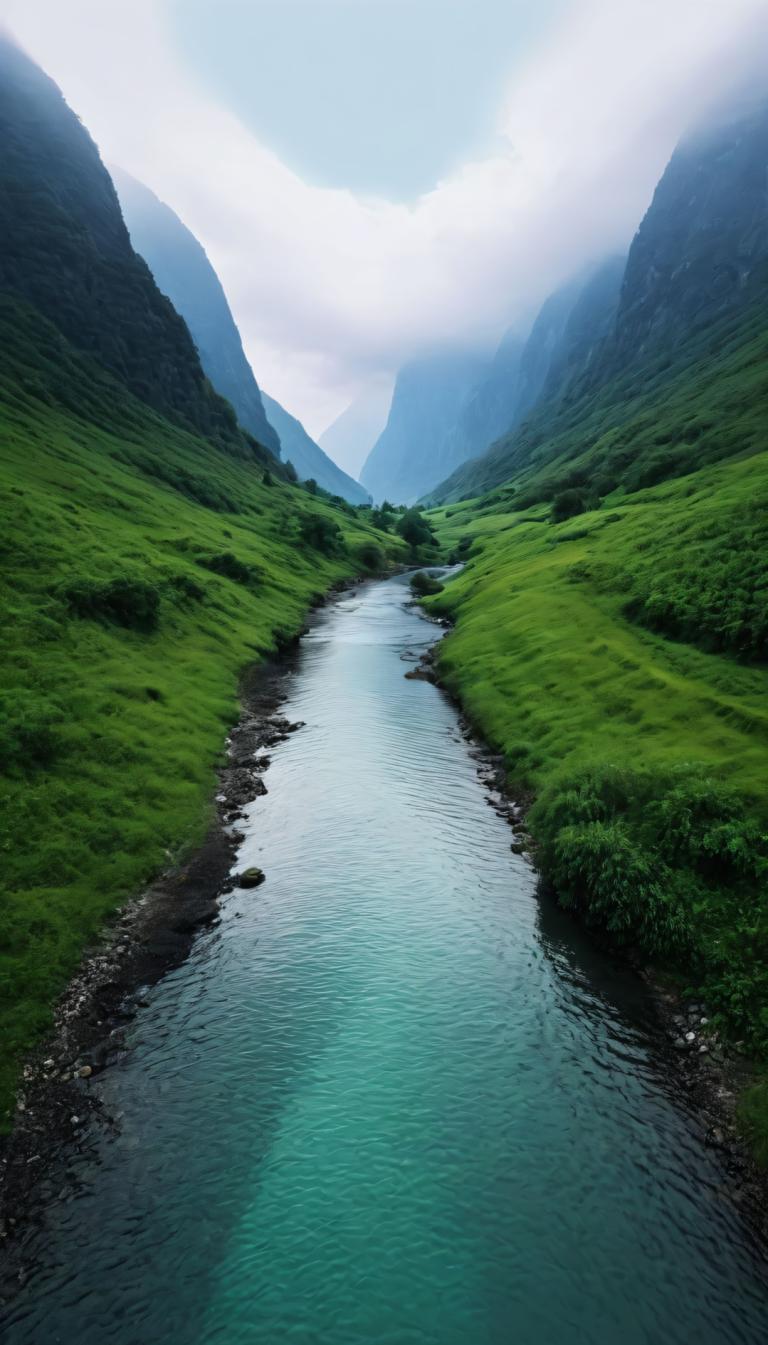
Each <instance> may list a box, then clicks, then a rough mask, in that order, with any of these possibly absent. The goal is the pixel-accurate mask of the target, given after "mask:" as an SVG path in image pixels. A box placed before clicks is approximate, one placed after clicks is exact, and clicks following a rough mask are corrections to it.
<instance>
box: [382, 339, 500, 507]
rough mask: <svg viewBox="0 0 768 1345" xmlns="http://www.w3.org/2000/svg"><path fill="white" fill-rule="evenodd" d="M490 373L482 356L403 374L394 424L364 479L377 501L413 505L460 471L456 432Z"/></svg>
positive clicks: (455, 357) (439, 359)
mask: <svg viewBox="0 0 768 1345" xmlns="http://www.w3.org/2000/svg"><path fill="white" fill-rule="evenodd" d="M487 368H488V364H487V361H486V360H485V359H484V358H483V357H482V356H479V355H477V354H474V353H473V354H467V353H451V354H441V355H436V356H432V357H431V358H425V359H420V360H414V361H413V362H412V363H410V364H407V365H405V366H404V367H403V368H402V369H401V370H400V372H399V374H398V376H397V381H396V383H395V390H394V393H393V395H392V406H391V409H390V412H389V419H388V420H387V424H386V426H385V427H384V430H383V431H382V433H381V435H380V436H379V438H378V439H377V441H376V443H375V444H374V446H373V448H372V450H371V452H370V454H369V456H368V458H367V460H366V462H365V465H364V467H363V470H362V472H361V473H360V480H361V481H362V483H363V485H364V486H365V487H366V488H367V489H368V490H369V491H370V492H371V494H372V496H373V498H374V500H377V501H381V500H384V499H389V500H391V501H392V502H393V503H396V504H409V503H412V502H413V501H414V500H416V499H418V497H419V496H420V495H423V494H424V493H425V491H428V490H429V489H430V488H431V487H432V486H433V485H435V484H436V483H437V482H438V481H440V480H442V478H443V477H444V476H445V475H446V474H447V473H448V472H449V471H451V470H452V469H453V468H454V467H455V466H456V462H457V460H456V458H455V456H454V455H453V449H452V445H451V432H452V431H453V429H454V427H455V424H456V421H457V419H458V416H459V414H460V412H461V410H462V409H463V407H464V405H465V403H466V402H467V400H468V398H469V396H470V394H471V393H472V392H473V390H474V389H475V387H476V386H477V384H478V383H479V381H480V379H481V378H482V376H483V374H484V373H485V372H486V371H487ZM461 460H462V459H461V458H459V459H458V461H461Z"/></svg>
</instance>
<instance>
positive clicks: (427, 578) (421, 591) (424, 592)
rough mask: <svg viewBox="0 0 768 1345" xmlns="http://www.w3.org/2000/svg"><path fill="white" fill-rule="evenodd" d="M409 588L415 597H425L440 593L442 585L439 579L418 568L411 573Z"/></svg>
mask: <svg viewBox="0 0 768 1345" xmlns="http://www.w3.org/2000/svg"><path fill="white" fill-rule="evenodd" d="M410 582H411V589H412V591H413V592H414V593H415V594H416V597H417V598H426V597H428V596H429V595H430V594H433V593H442V591H443V585H442V584H441V583H440V581H439V580H437V579H433V578H432V576H431V575H430V574H427V573H426V572H425V571H424V570H418V571H417V572H416V574H414V575H411V581H410Z"/></svg>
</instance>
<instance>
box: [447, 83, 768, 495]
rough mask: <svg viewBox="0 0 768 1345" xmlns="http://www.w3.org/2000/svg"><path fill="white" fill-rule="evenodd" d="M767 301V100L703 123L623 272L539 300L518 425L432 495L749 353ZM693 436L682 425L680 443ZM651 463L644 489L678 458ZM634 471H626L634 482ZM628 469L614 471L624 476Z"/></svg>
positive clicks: (718, 447) (454, 491) (476, 481)
mask: <svg viewBox="0 0 768 1345" xmlns="http://www.w3.org/2000/svg"><path fill="white" fill-rule="evenodd" d="M767 298H768V102H766V101H765V100H762V101H760V102H755V101H754V100H752V101H751V102H747V101H746V100H745V101H743V102H742V105H741V108H740V110H739V111H738V113H737V112H735V111H733V110H732V111H731V112H730V114H729V115H727V116H725V115H721V116H720V119H719V121H718V122H717V123H715V122H714V121H710V123H709V124H707V125H706V126H702V127H700V128H699V130H698V131H697V132H696V133H695V134H693V135H691V136H689V137H687V138H686V139H685V140H684V141H683V142H682V143H681V144H680V145H679V146H678V148H677V149H676V150H675V153H674V154H673V156H672V158H671V160H670V162H669V164H668V166H667V168H666V170H665V172H664V174H663V175H662V177H661V180H660V182H659V184H658V187H657V188H656V191H655V193H654V196H653V200H652V201H651V204H650V206H649V208H648V211H647V212H646V215H645V217H644V219H643V221H642V223H641V225H640V227H639V229H638V231H637V234H636V235H635V238H634V241H633V243H632V246H631V248H630V251H629V256H628V258H627V262H626V266H625V267H624V268H623V273H622V263H621V260H620V259H619V258H615V259H612V260H610V261H609V262H607V263H606V264H605V265H604V266H603V267H601V268H600V270H598V271H597V272H596V273H595V274H594V276H593V277H592V279H591V281H589V282H588V283H587V284H586V285H582V286H581V288H580V290H579V291H578V293H576V294H574V293H573V287H569V288H568V290H567V291H565V292H563V291H561V292H560V294H559V295H556V296H554V298H553V299H550V300H548V301H547V303H546V304H545V305H544V307H543V308H542V311H541V314H540V315H539V318H538V319H537V322H536V324H534V329H533V332H532V334H531V341H530V342H529V348H528V349H526V352H525V353H524V354H523V357H522V360H521V371H523V372H521V379H522V378H523V377H524V376H525V377H527V378H528V391H527V392H526V393H521V397H520V402H519V413H518V418H517V419H518V423H517V426H516V428H515V429H513V431H512V433H511V434H508V435H506V436H504V438H502V439H500V440H499V441H498V442H497V443H495V444H494V445H493V446H492V447H491V449H490V450H489V452H488V453H487V454H485V455H484V456H483V457H482V458H481V459H478V460H477V461H476V462H473V463H469V464H467V465H466V466H465V467H463V468H460V469H459V470H458V471H457V472H454V474H453V476H452V477H451V478H450V479H448V480H446V481H444V482H442V483H440V485H439V487H438V488H437V489H436V490H435V491H433V493H432V498H433V499H435V500H443V499H456V498H458V497H459V496H461V495H462V494H477V493H478V492H480V491H482V490H488V489H490V488H491V487H493V486H495V485H498V484H499V483H500V482H502V481H504V480H506V479H508V478H509V477H510V475H511V474H512V473H513V472H516V471H518V470H520V469H521V468H523V467H525V466H526V465H528V464H529V463H531V462H532V461H533V460H534V459H535V460H536V461H543V460H544V459H545V458H546V457H547V456H548V455H550V456H551V455H553V454H556V452H557V451H558V446H559V445H561V444H564V443H566V442H570V440H569V436H570V437H571V439H572V441H573V443H574V444H579V443H580V444H582V445H583V444H584V443H585V442H590V441H592V440H593V439H594V436H595V424H597V421H594V422H593V423H592V424H591V425H590V427H589V429H586V428H584V427H586V426H587V422H588V421H589V419H590V417H591V416H592V415H593V411H595V409H596V408H597V407H598V403H599V423H600V425H601V427H602V432H605V431H608V430H610V429H611V428H612V427H613V426H614V425H619V424H620V423H621V422H622V420H623V418H624V417H625V416H626V399H627V398H628V397H632V396H637V395H638V394H639V393H643V392H647V391H649V390H652V391H653V393H654V395H656V396H658V395H660V393H661V391H662V389H664V388H665V387H666V388H668V389H671V388H672V386H673V383H674V382H675V380H677V382H678V384H679V383H680V382H681V380H682V381H684V380H685V379H686V378H688V377H692V376H693V373H694V372H695V367H696V366H697V365H699V364H700V363H701V361H702V360H707V359H712V358H714V357H716V356H718V355H719V354H720V353H722V352H723V350H724V349H725V348H726V347H727V348H728V349H735V348H736V347H738V345H739V343H740V342H741V343H743V345H744V346H745V348H746V346H747V344H748V343H749V342H751V341H753V340H754V338H755V335H756V333H757V332H759V330H760V328H761V326H762V323H763V317H762V314H763V311H764V305H765V301H766V299H767ZM566 310H567V311H566ZM537 328H538V329H540V331H539V333H538V336H537ZM544 365H546V366H547V368H546V373H545V375H544V377H543V378H542V376H541V370H542V368H543V366H544ZM537 388H538V391H537ZM672 396H673V393H672V392H671V391H670V392H669V397H670V398H671V397H672ZM681 397H682V394H681ZM526 398H528V399H529V407H530V410H529V416H528V419H527V420H526V418H525V414H524V410H523V405H524V402H525V401H526ZM531 398H533V400H530V399H531ZM689 420H690V417H689ZM580 427H582V428H580ZM704 432H705V431H704V429H697V428H696V427H695V426H693V425H692V424H688V425H687V426H686V427H683V428H682V429H681V441H682V445H684V444H685V443H687V442H688V441H689V440H690V439H691V436H692V435H693V436H696V435H697V434H699V433H702V434H703V433H704ZM741 442H742V441H741V439H739V438H732V437H729V436H728V435H721V436H719V438H718V440H717V443H709V442H707V444H706V451H707V454H708V456H709V459H710V460H714V459H716V458H717V457H718V456H727V455H728V454H729V452H735V451H736V447H734V445H738V444H740V443H741ZM668 443H669V447H667V444H668ZM702 450H703V443H702ZM662 452H663V455H664V461H663V462H662V461H661V460H660V461H658V462H655V463H654V465H653V466H651V464H650V463H649V464H648V472H650V474H651V476H653V479H661V477H660V476H659V473H661V474H662V475H663V473H664V472H665V471H667V472H670V473H672V472H674V471H679V470H680V464H681V463H682V462H683V461H687V458H686V454H685V452H684V448H683V447H681V445H677V447H676V446H675V443H674V442H673V441H672V440H668V439H666V438H665V439H664V441H663V443H662V442H661V441H660V444H659V453H660V454H662ZM665 464H666V466H665ZM642 466H643V464H642V463H639V462H638V463H636V464H635V468H636V469H637V470H639V471H640V474H641V475H642ZM612 470H613V468H612ZM627 470H629V468H628V466H627V464H624V466H622V468H621V472H622V473H626V471H627Z"/></svg>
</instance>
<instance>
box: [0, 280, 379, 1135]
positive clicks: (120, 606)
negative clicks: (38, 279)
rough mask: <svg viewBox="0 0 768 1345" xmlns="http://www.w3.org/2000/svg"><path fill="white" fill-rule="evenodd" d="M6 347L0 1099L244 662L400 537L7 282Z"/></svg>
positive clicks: (230, 699)
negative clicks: (140, 375) (243, 448)
mask: <svg viewBox="0 0 768 1345" xmlns="http://www.w3.org/2000/svg"><path fill="white" fill-rule="evenodd" d="M0 348H2V350H3V361H2V366H0V502H1V507H2V518H3V526H2V532H1V534H0V549H1V550H2V567H1V574H2V578H1V579H0V585H1V589H0V591H1V592H2V604H3V609H4V622H3V626H4V637H3V647H2V655H1V656H0V657H1V659H2V674H1V680H0V685H1V686H2V714H1V715H0V724H1V725H2V727H0V766H1V767H2V774H0V794H1V796H2V797H1V799H0V808H1V809H2V813H3V816H4V824H3V833H2V836H1V837H0V844H1V845H2V881H3V884H4V888H5V891H4V893H3V898H2V914H1V916H0V921H1V926H0V928H1V934H0V949H1V952H2V961H3V975H2V992H1V997H0V1039H1V1040H2V1043H3V1046H2V1053H1V1054H0V1109H1V1110H2V1114H3V1116H6V1117H7V1108H8V1106H9V1103H10V1099H11V1091H12V1085H13V1081H14V1078H15V1072H16V1067H17V1061H18V1056H19V1053H20V1052H21V1051H23V1049H24V1048H26V1047H27V1046H28V1045H29V1044H30V1042H31V1041H32V1040H33V1038H34V1036H35V1034H36V1033H38V1032H39V1031H40V1030H42V1029H44V1028H45V1027H46V1025H47V1024H48V1022H49V1011H50V1005H51V1003H52V1001H53V999H54V997H55V996H56V995H57V993H58V992H59V991H60V990H61V988H62V986H63V984H64V983H65V981H66V979H67V977H68V976H69V975H70V974H71V972H72V970H73V968H74V966H75V964H76V962H77V959H78V957H79V955H80V953H81V950H82V948H83V946H84V944H85V943H86V942H87V941H88V940H89V939H91V938H92V937H93V936H94V935H95V934H96V932H97V931H98V929H99V927H100V926H101V924H102V922H103V921H104V919H105V917H107V916H108V915H109V914H110V912H112V911H114V909H115V908H116V906H117V905H118V904H119V903H120V902H121V901H122V900H124V899H125V898H126V897H128V896H129V895H131V894H133V893H135V892H136V891H137V890H138V889H139V888H140V887H141V885H142V884H143V883H144V882H145V881H146V880H147V879H148V878H149V877H150V876H151V875H152V874H153V873H155V872H157V871H158V870H159V869H160V868H161V867H164V866H165V865H167V863H168V857H169V855H170V856H172V857H178V856H179V855H180V854H182V853H183V851H184V850H185V849H187V848H188V847H190V846H191V845H192V844H193V843H194V842H195V841H196V840H197V839H198V838H199V837H200V836H201V834H202V833H203V830H204V828H205V826H206V820H207V801H208V800H209V798H210V796H211V792H212V785H213V782H214V766H215V763H216V761H217V760H218V759H219V757H220V754H221V751H222V745H223V739H224V735H225V730H226V728H227V726H228V725H229V724H231V723H232V721H233V718H234V717H235V715H236V701H237V685H238V677H239V675H240V673H241V671H242V670H243V668H244V667H245V666H246V665H247V664H248V663H250V662H253V661H254V660H258V659H259V658H260V657H261V656H262V655H263V654H264V653H265V652H266V651H269V650H271V649H273V648H274V647H275V641H276V639H277V638H278V637H279V636H280V635H286V634H288V633H290V632H294V631H296V630H297V629H298V628H299V627H300V626H301V624H302V622H303V619H304V616H305V613H306V610H307V606H308V604H309V603H310V602H311V600H312V598H313V597H314V596H315V595H317V594H318V593H319V592H321V591H322V590H323V589H325V588H326V587H328V586H329V585H330V584H331V583H332V582H333V581H334V580H337V579H339V578H340V577H342V576H343V575H347V574H350V573H354V572H355V571H362V570H364V568H365V567H364V564H363V561H362V559H361V557H360V555H359V554H358V551H359V548H360V547H361V546H363V544H364V543H366V542H367V543H369V550H370V543H371V542H372V541H375V542H376V543H377V544H378V545H379V546H380V547H387V548H389V550H390V553H391V554H393V555H396V554H399V549H403V550H404V547H403V544H402V543H401V542H400V541H399V539H396V538H393V537H391V536H385V535H384V534H381V533H377V532H375V530H374V529H372V528H371V527H370V526H369V525H368V524H367V523H364V522H362V521H360V520H359V519H358V518H357V516H356V515H355V513H354V511H351V510H348V511H347V510H338V509H335V508H334V507H333V506H332V505H330V504H329V503H327V502H324V501H323V500H322V499H320V498H319V497H318V498H314V497H311V496H310V495H309V494H308V493H307V492H306V491H305V490H304V489H303V488H302V487H299V486H294V485H289V484H288V483H286V482H283V481H279V480H277V479H272V480H271V483H270V476H269V474H267V475H266V478H265V475H264V473H263V471H262V469H261V468H260V467H259V466H258V465H254V464H250V465H249V464H248V463H245V462H239V461H237V460H236V459H234V458H233V457H232V456H230V455H226V454H224V453H222V452H219V451H217V450H216V449H215V448H212V447H211V445H210V444H209V443H207V442H205V441H203V440H201V439H197V438H195V437H194V436H193V435H191V434H188V433H186V432H185V431H184V430H182V429H179V428H177V427H174V426H172V425H171V424H170V423H169V422H167V421H165V420H163V419H162V418H160V417H159V416H157V415H155V414H154V413H153V412H152V411H150V410H149V409H148V408H147V407H146V406H144V405H143V404H142V403H140V402H138V401H136V400H135V399H133V398H132V396H131V395H130V394H129V393H128V392H126V391H125V390H124V389H123V388H122V387H121V386H120V385H119V384H117V383H115V382H113V381H112V380H111V378H110V376H109V375H107V374H105V373H102V372H101V371H99V370H98V368H97V367H96V366H95V365H92V364H90V363H89V362H88V360H87V359H86V357H84V356H82V355H80V354H78V353H77V352H76V351H75V350H74V349H73V348H72V347H71V346H68V345H67V343H66V342H65V341H64V339H63V338H62V337H61V336H59V335H58V334H57V333H56V331H55V330H54V329H53V328H52V327H50V326H49V325H48V324H47V323H45V322H44V321H42V320H41V319H40V318H39V317H36V316H35V315H34V314H33V313H32V312H31V310H25V309H24V308H23V307H21V306H19V305H18V304H16V303H14V302H13V301H8V300H0ZM337 529H338V530H339V531H338V532H337V531H336V530H337ZM364 554H365V553H364ZM380 554H381V553H380Z"/></svg>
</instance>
